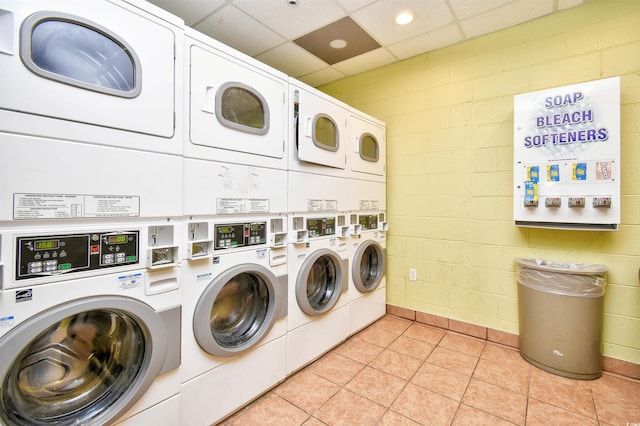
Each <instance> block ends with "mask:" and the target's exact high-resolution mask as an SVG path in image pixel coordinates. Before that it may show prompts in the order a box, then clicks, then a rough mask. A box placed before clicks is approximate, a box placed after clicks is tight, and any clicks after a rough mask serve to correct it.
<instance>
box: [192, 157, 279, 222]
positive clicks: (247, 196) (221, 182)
mask: <svg viewBox="0 0 640 426" xmlns="http://www.w3.org/2000/svg"><path fill="white" fill-rule="evenodd" d="M184 176H185V177H184V182H185V186H184V212H185V214H188V215H200V214H203V215H210V214H219V215H238V214H254V215H255V214H266V213H286V212H287V172H286V171H285V170H278V169H272V168H266V167H257V166H247V165H241V164H232V163H220V162H215V161H207V160H195V159H188V158H187V159H185V160H184Z"/></svg>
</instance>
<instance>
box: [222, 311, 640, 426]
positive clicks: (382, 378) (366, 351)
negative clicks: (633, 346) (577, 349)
mask: <svg viewBox="0 0 640 426" xmlns="http://www.w3.org/2000/svg"><path fill="white" fill-rule="evenodd" d="M221 424H222V425H225V426H240V425H251V426H255V425H277V426H286V425H294V426H295V425H305V426H307V425H308V426H314V425H331V426H334V425H335V426H337V425H348V426H354V425H483V426H484V425H511V424H516V425H525V424H526V425H545V426H546V425H598V424H599V425H640V381H637V380H631V379H627V378H623V377H619V376H615V375H611V374H607V373H605V374H604V375H603V376H602V377H601V378H600V379H598V380H590V381H582V380H571V379H566V378H563V377H560V376H556V375H552V374H549V373H546V372H544V371H542V370H540V369H538V368H536V367H533V366H532V365H530V364H528V363H527V362H526V361H524V360H523V359H522V358H521V357H520V353H519V352H518V351H517V350H515V349H513V348H508V347H505V346H500V345H497V344H493V343H490V342H485V341H483V340H479V339H476V338H473V337H469V336H466V335H462V334H457V333H454V332H451V331H447V330H443V329H440V328H436V327H431V326H428V325H424V324H420V323H416V322H413V321H409V320H405V319H402V318H399V317H395V316H391V315H386V316H385V317H383V318H381V319H380V320H379V321H377V322H375V323H374V324H372V325H371V326H369V327H368V328H366V329H364V330H363V331H361V332H360V333H358V334H356V335H354V336H352V337H351V338H349V339H348V340H347V341H346V342H344V343H343V344H341V345H340V346H338V347H336V348H334V349H333V350H332V351H330V352H328V353H327V354H325V355H324V356H323V357H322V358H320V359H318V360H317V361H315V362H314V363H313V364H310V365H308V366H307V367H305V368H304V369H302V370H300V371H299V372H297V373H296V374H294V375H292V376H291V377H289V378H288V379H287V380H286V381H284V382H283V383H281V384H280V385H278V386H277V387H275V388H273V389H272V390H271V391H269V392H268V393H266V394H265V395H263V396H262V397H260V398H259V399H257V400H256V401H254V402H252V403H251V404H249V405H248V406H247V407H245V408H243V409H242V410H240V411H239V412H237V413H235V414H234V415H232V416H230V417H229V418H228V419H226V420H225V421H224V422H222V423H221Z"/></svg>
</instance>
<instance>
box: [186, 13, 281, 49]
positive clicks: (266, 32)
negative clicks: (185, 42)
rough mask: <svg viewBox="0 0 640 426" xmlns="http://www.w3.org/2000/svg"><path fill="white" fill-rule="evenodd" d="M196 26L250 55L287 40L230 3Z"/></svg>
mask: <svg viewBox="0 0 640 426" xmlns="http://www.w3.org/2000/svg"><path fill="white" fill-rule="evenodd" d="M194 28H195V29H196V30H198V31H201V32H203V33H205V34H208V35H210V36H211V37H213V38H215V39H216V40H218V41H220V42H222V43H224V44H227V45H229V46H231V47H233V48H234V49H236V50H239V51H241V52H243V53H245V54H247V55H249V56H255V55H258V54H260V53H262V52H265V51H267V50H269V49H272V48H274V47H275V46H278V45H280V44H282V43H284V42H285V39H283V38H282V37H281V36H279V35H278V34H276V33H274V32H273V31H271V30H270V29H269V28H267V27H266V26H264V25H262V24H261V23H259V22H258V21H256V20H255V19H253V18H251V17H250V16H247V15H246V14H245V13H243V12H242V11H240V10H239V9H237V8H235V7H234V6H230V5H227V6H225V7H223V8H222V9H219V10H218V11H217V12H215V13H214V14H212V15H210V16H209V17H208V18H207V19H205V20H204V21H201V22H200V23H199V24H198V25H196V26H194Z"/></svg>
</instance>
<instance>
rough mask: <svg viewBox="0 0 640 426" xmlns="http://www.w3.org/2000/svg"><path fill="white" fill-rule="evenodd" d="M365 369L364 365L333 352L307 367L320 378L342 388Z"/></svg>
mask: <svg viewBox="0 0 640 426" xmlns="http://www.w3.org/2000/svg"><path fill="white" fill-rule="evenodd" d="M363 368H364V364H362V363H359V362H357V361H354V360H352V359H351V358H347V357H345V356H342V355H339V354H337V353H336V352H333V351H332V352H329V353H327V354H326V355H324V356H323V357H322V358H320V359H319V360H317V361H316V362H314V363H313V364H311V365H310V366H308V367H307V369H309V370H311V371H312V372H313V373H315V374H317V375H318V376H321V377H324V378H325V379H327V380H330V381H332V382H333V383H335V384H337V385H340V386H344V385H346V384H347V383H348V382H349V380H351V379H353V377H355V375H356V374H358V372H359V371H360V370H362V369H363Z"/></svg>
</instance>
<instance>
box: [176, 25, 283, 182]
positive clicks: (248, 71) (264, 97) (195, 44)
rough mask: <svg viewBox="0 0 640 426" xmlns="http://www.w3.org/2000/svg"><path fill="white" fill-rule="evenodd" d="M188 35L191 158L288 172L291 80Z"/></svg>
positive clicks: (198, 36)
mask: <svg viewBox="0 0 640 426" xmlns="http://www.w3.org/2000/svg"><path fill="white" fill-rule="evenodd" d="M185 31H186V37H185V43H186V44H185V46H186V47H185V49H186V58H187V62H186V66H185V69H187V70H188V73H187V75H186V78H187V83H186V86H187V87H188V90H186V91H185V94H186V96H185V103H186V105H185V110H187V111H188V117H189V126H188V129H187V131H188V133H187V137H185V141H184V143H185V145H184V155H185V157H186V158H188V159H206V160H214V161H222V162H225V163H236V164H243V165H250V166H258V167H268V168H274V169H280V170H286V168H287V138H288V132H287V126H288V118H287V111H288V109H287V99H288V82H287V76H286V75H285V74H283V73H281V72H280V71H277V70H275V69H273V68H271V67H269V66H267V65H265V64H262V63H260V62H259V61H257V60H255V59H253V58H250V57H248V56H246V55H244V54H242V53H240V52H238V51H236V50H234V49H232V48H230V47H228V46H225V45H224V44H222V43H220V42H218V41H216V40H214V39H212V38H210V37H208V36H205V35H204V34H201V33H199V32H197V31H195V30H192V29H190V28H186V30H185ZM187 163H188V161H187ZM188 167H189V166H188V165H187V168H188Z"/></svg>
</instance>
